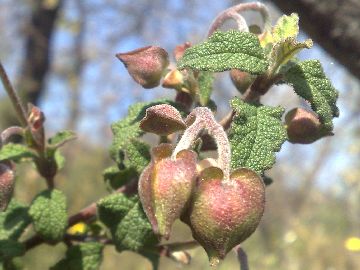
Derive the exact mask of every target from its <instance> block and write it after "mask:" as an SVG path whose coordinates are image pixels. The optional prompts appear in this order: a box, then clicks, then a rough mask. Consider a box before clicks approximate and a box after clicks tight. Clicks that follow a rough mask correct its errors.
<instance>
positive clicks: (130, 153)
mask: <svg viewBox="0 0 360 270" xmlns="http://www.w3.org/2000/svg"><path fill="white" fill-rule="evenodd" d="M125 152H126V155H127V162H125V165H126V167H128V168H129V167H134V168H135V169H136V171H137V172H138V173H139V174H140V173H141V172H142V171H143V170H144V168H145V167H146V166H147V165H148V164H149V162H150V159H151V157H150V146H149V145H148V144H147V143H144V142H142V141H140V140H136V139H133V140H130V142H129V143H128V144H127V145H126V146H125Z"/></svg>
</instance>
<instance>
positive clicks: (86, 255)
mask: <svg viewBox="0 0 360 270" xmlns="http://www.w3.org/2000/svg"><path fill="white" fill-rule="evenodd" d="M102 250H103V245H102V244H100V243H94V242H88V243H80V244H79V245H76V246H71V247H70V248H69V249H68V250H67V251H66V255H65V258H64V259H62V260H60V261H59V262H58V263H57V264H56V265H54V266H53V267H51V268H50V269H51V270H63V269H67V270H97V269H100V264H101V262H102Z"/></svg>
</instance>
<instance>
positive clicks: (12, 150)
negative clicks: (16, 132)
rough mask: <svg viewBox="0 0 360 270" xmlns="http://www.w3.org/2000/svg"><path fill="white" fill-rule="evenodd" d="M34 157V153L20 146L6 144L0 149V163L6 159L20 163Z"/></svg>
mask: <svg viewBox="0 0 360 270" xmlns="http://www.w3.org/2000/svg"><path fill="white" fill-rule="evenodd" d="M35 157H36V153H35V152H34V151H33V150H31V149H30V148H28V147H27V146H25V145H22V144H15V143H8V144H5V145H4V146H3V147H2V148H1V149H0V161H1V160H6V159H8V160H12V161H14V162H20V161H22V160H23V159H26V158H35Z"/></svg>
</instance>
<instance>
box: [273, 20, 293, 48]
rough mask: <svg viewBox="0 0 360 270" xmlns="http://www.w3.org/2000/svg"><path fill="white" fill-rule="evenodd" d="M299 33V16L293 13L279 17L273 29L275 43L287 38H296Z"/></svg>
mask: <svg viewBox="0 0 360 270" xmlns="http://www.w3.org/2000/svg"><path fill="white" fill-rule="evenodd" d="M298 34H299V16H298V15H297V14H296V13H292V14H291V15H290V16H287V15H283V16H281V17H280V18H279V20H278V21H277V23H276V25H275V26H274V29H273V33H272V36H273V40H274V42H275V43H277V42H279V41H281V40H285V39H287V38H295V37H296V36H297V35H298Z"/></svg>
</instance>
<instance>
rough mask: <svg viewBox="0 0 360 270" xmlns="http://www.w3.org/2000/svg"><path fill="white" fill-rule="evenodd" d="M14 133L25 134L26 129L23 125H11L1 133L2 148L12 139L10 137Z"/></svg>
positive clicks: (0, 144) (0, 143) (0, 145)
mask: <svg viewBox="0 0 360 270" xmlns="http://www.w3.org/2000/svg"><path fill="white" fill-rule="evenodd" d="M14 135H19V136H21V137H23V136H24V129H23V128H22V127H17V126H14V127H9V128H7V129H5V130H4V131H3V132H1V133H0V148H1V147H2V146H3V145H4V144H7V143H8V142H9V140H10V138H11V137H12V136H14Z"/></svg>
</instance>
